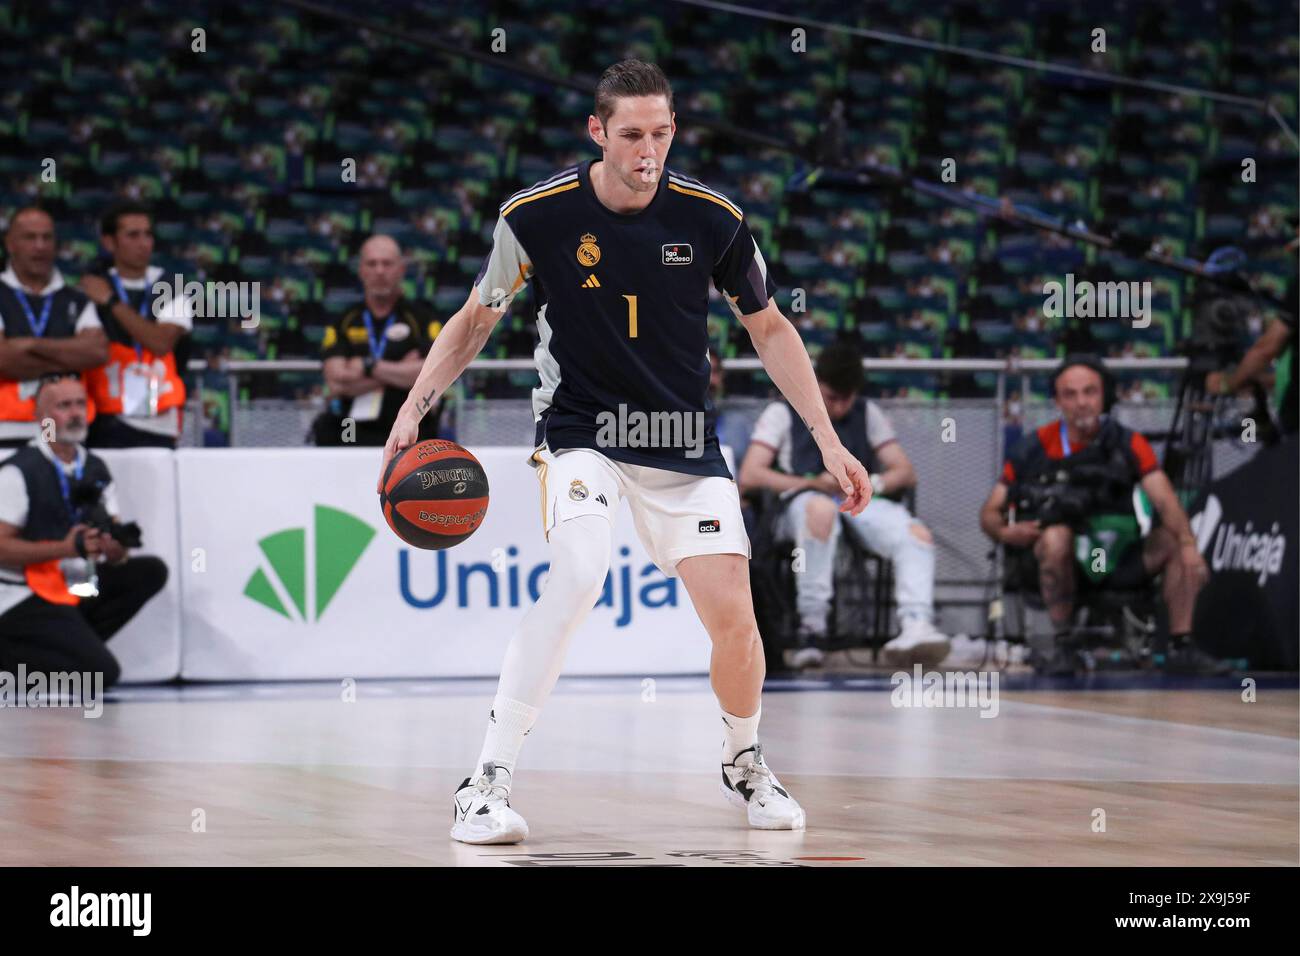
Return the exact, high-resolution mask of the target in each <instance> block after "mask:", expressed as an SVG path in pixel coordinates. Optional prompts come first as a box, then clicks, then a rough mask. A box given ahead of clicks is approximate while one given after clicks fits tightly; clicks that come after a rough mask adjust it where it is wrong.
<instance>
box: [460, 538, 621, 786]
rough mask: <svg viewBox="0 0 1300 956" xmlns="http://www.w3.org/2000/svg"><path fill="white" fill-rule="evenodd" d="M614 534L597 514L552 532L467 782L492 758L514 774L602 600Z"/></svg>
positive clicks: (507, 651) (499, 765) (505, 663)
mask: <svg viewBox="0 0 1300 956" xmlns="http://www.w3.org/2000/svg"><path fill="white" fill-rule="evenodd" d="M612 534H613V530H612V526H611V524H610V520H609V519H608V518H607V517H603V516H601V515H579V516H578V517H575V518H569V519H568V520H566V521H561V522H560V523H559V524H558V525H556V526H555V527H554V528H552V529H551V535H550V553H551V567H550V571H549V573H548V574H547V576H546V586H545V587H544V588H543V589H542V593H541V596H540V597H539V598H538V599H537V603H536V604H534V605H533V606H532V607H530V608H529V609H528V613H527V614H525V615H524V619H523V620H522V621H521V622H520V624H519V629H518V630H517V631H516V632H515V635H514V637H512V638H511V639H510V646H509V647H507V648H506V655H505V660H504V661H502V663H501V680H500V681H499V682H498V683H497V694H496V697H495V698H494V700H493V702H492V713H493V720H492V721H491V722H489V724H488V731H487V736H486V738H484V740H483V750H482V752H481V753H480V754H479V758H478V766H476V767H475V768H474V772H473V773H472V774H471V775H470V779H473V778H475V777H477V776H478V775H479V773H481V772H482V770H483V764H485V763H488V762H489V761H490V762H492V763H495V764H496V765H497V766H498V767H504V768H506V769H507V770H509V771H510V773H511V775H512V776H513V774H514V772H515V763H516V762H517V761H518V759H519V750H520V748H521V747H522V746H523V742H524V735H525V734H526V733H528V731H529V729H531V728H532V726H533V724H534V723H535V722H536V720H537V715H538V713H539V712H540V711H541V708H542V705H543V704H545V703H546V698H547V697H549V696H550V694H551V690H552V689H553V688H554V687H555V682H556V680H557V679H558V678H559V676H560V669H561V667H563V665H564V655H565V652H566V651H567V650H568V647H569V641H570V639H571V638H572V637H573V633H574V632H575V631H576V630H577V629H578V627H579V626H580V625H581V624H582V622H583V621H584V620H585V619H586V617H587V614H588V613H589V612H590V611H591V609H592V607H593V606H594V605H595V603H596V599H597V598H598V597H600V591H601V588H602V587H603V586H604V584H605V576H606V574H608V572H609V555H610V550H611V536H612Z"/></svg>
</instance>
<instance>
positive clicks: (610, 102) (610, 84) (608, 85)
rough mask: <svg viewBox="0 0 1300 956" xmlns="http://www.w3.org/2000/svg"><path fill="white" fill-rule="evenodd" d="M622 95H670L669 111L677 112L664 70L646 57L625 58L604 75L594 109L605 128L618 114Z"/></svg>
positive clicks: (602, 75)
mask: <svg viewBox="0 0 1300 956" xmlns="http://www.w3.org/2000/svg"><path fill="white" fill-rule="evenodd" d="M621 96H666V97H667V98H668V112H669V113H671V112H672V111H673V88H672V87H671V86H670V85H669V83H668V77H666V76H664V71H663V70H661V69H659V67H657V66H655V65H654V64H653V63H646V62H645V61H644V60H636V59H631V60H622V61H620V62H618V63H615V64H614V65H613V66H611V67H609V69H607V70H606V71H605V72H604V73H602V74H601V75H600V82H598V83H597V84H596V108H595V110H594V111H593V112H594V113H595V114H596V119H598V120H600V125H601V126H602V127H603V126H605V124H606V123H608V122H609V118H610V117H611V116H613V115H614V108H615V107H616V106H617V105H618V104H617V100H618V98H619V97H621Z"/></svg>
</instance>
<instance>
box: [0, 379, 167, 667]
mask: <svg viewBox="0 0 1300 956" xmlns="http://www.w3.org/2000/svg"><path fill="white" fill-rule="evenodd" d="M34 414H35V416H37V417H38V418H39V420H40V421H41V422H43V423H46V424H45V425H44V426H43V427H44V428H46V429H48V432H47V433H45V434H42V435H41V436H40V437H37V438H33V439H32V440H31V442H29V443H28V444H27V445H26V446H24V447H23V448H21V449H19V450H18V451H17V452H15V453H14V454H13V455H11V456H10V457H9V458H8V459H6V460H5V461H3V462H0V670H4V671H8V672H10V673H15V672H16V670H17V668H18V666H19V665H23V666H25V667H26V668H27V669H28V670H29V671H32V672H45V673H48V672H56V671H63V672H69V671H77V672H83V671H91V672H98V673H102V674H103V675H104V684H105V686H107V685H110V684H113V683H115V682H116V681H117V679H118V676H119V668H118V664H117V661H116V660H115V659H114V657H113V655H112V654H111V653H109V651H108V649H107V648H106V647H105V646H104V642H105V641H107V640H108V639H109V638H110V637H112V636H113V635H114V634H116V633H117V632H118V631H119V630H121V628H122V627H123V626H124V625H125V624H126V623H127V622H128V621H129V620H131V618H132V617H134V616H135V614H136V612H138V611H139V610H140V608H141V607H143V606H144V604H145V603H146V602H147V601H148V600H149V599H150V598H152V597H153V596H154V595H155V594H157V593H158V592H159V591H160V590H161V589H162V587H163V585H164V584H165V583H166V581H167V566H166V565H165V564H164V563H163V562H162V561H161V560H160V559H159V558H156V557H151V556H145V557H129V556H128V554H127V549H126V548H125V547H124V546H123V545H122V544H121V543H119V542H118V541H117V540H116V539H115V538H113V536H112V535H110V534H107V533H105V532H104V531H102V530H100V529H98V528H95V527H92V526H91V525H89V524H88V523H87V518H88V517H90V516H89V515H88V513H87V511H88V509H89V508H90V507H91V504H90V503H89V502H88V501H87V499H86V493H87V491H88V490H90V489H91V488H92V486H93V488H94V489H95V492H96V493H97V495H98V497H99V503H100V504H101V505H102V506H103V508H104V510H105V511H106V512H107V513H108V515H109V516H110V519H111V520H112V521H113V522H116V520H117V518H116V516H117V500H116V497H117V496H116V494H115V492H114V488H113V479H112V476H111V475H110V474H109V471H108V466H107V465H105V464H104V461H103V460H102V459H101V458H99V457H98V456H96V455H94V454H92V453H91V452H88V451H87V450H86V449H85V448H84V447H83V446H82V444H81V442H82V441H84V440H85V437H86V390H85V386H83V385H82V383H81V381H80V380H79V379H78V378H77V376H76V375H73V374H69V373H64V374H62V375H60V374H58V373H56V374H53V375H48V376H45V377H43V378H42V379H41V380H40V381H39V382H38V383H37V394H36V410H35V412H34Z"/></svg>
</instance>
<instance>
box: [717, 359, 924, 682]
mask: <svg viewBox="0 0 1300 956" xmlns="http://www.w3.org/2000/svg"><path fill="white" fill-rule="evenodd" d="M815 370H816V373H817V382H818V384H819V385H820V386H821V393H822V399H823V400H824V401H825V402H826V411H827V414H829V415H830V419H831V424H832V425H833V426H834V428H835V433H836V434H837V435H839V437H840V441H842V442H843V443H844V447H845V448H847V449H849V451H851V452H852V453H853V454H854V456H855V457H856V458H857V459H858V460H859V461H860V462H862V464H863V466H864V467H865V468H866V469H867V472H868V473H869V474H870V475H871V485H872V488H873V489H874V492H875V493H874V494H873V495H872V497H871V502H870V503H869V504H868V505H867V507H866V509H865V510H864V511H863V512H862V513H861V514H859V515H858V516H856V517H851V516H848V515H846V516H845V519H846V520H847V521H848V523H849V526H850V527H851V528H852V529H853V532H854V533H856V534H857V535H858V537H859V538H860V539H861V540H862V542H863V544H864V545H865V546H866V547H868V548H870V549H871V550H872V551H874V552H876V553H877V554H880V555H882V556H884V557H886V558H888V559H889V560H891V561H893V562H894V565H895V575H894V597H895V600H896V601H897V603H898V620H899V625H900V628H901V632H900V633H899V635H898V636H897V637H895V638H894V639H893V640H891V641H890V642H889V643H887V644H886V645H885V646H884V656H885V660H886V661H887V662H888V663H890V664H894V665H901V664H909V665H910V664H913V663H923V664H938V663H939V662H940V661H941V660H943V659H944V658H945V657H947V656H948V650H949V647H950V643H949V641H948V638H947V636H945V635H944V634H941V633H939V632H938V631H937V630H935V628H934V624H933V619H934V542H933V539H932V538H931V536H930V532H929V530H928V529H927V528H926V527H925V525H923V524H921V522H919V521H917V520H916V519H915V518H914V517H912V515H911V513H910V512H909V511H908V510H907V508H906V506H904V505H902V504H900V503H899V502H898V501H895V500H892V499H893V498H896V497H898V496H901V495H902V494H903V492H905V491H907V489H908V488H911V487H912V486H914V485H915V484H916V471H915V470H914V469H913V468H912V462H911V461H910V460H909V459H908V457H907V455H906V454H905V453H904V452H903V448H902V446H901V445H899V443H898V439H897V437H896V436H895V434H894V427H893V425H891V424H890V422H889V419H888V418H887V417H885V413H884V412H882V411H881V410H880V408H879V407H878V406H877V405H876V404H875V402H869V401H867V400H866V398H864V397H863V396H861V395H860V394H859V392H861V390H862V386H863V379H864V376H863V373H862V356H861V355H860V354H859V353H858V351H857V349H855V348H854V347H853V346H852V345H851V344H849V343H847V342H837V343H835V344H833V345H829V346H827V347H826V348H825V349H823V350H822V353H821V355H819V356H818V357H817V363H816V366H815ZM774 464H775V466H776V467H775V468H774V467H773V465H774ZM740 488H741V491H742V492H747V491H751V490H753V489H756V488H767V489H770V490H772V491H775V492H777V493H778V494H779V495H780V496H781V507H782V509H783V511H782V514H781V516H780V518H779V519H778V522H777V528H778V529H780V533H783V534H785V535H788V536H789V537H791V538H793V539H794V540H795V542H796V543H797V545H798V547H800V548H802V549H803V552H804V561H805V564H804V570H803V572H802V573H800V574H796V575H795V582H796V584H795V587H796V591H797V599H796V603H797V610H798V612H799V621H800V624H799V635H798V646H797V647H794V648H791V649H789V650H788V651H786V654H785V659H786V664H787V666H789V667H807V666H811V665H816V664H818V663H820V662H821V660H822V652H821V650H820V649H819V648H818V646H817V645H818V643H820V642H822V641H824V640H825V637H826V619H827V616H828V614H829V612H830V604H831V597H832V595H833V594H834V579H833V575H834V569H835V547H836V545H837V544H838V542H839V536H840V511H839V502H840V500H841V499H842V495H841V494H840V488H839V484H838V483H837V482H836V480H835V479H834V478H832V477H831V475H830V474H829V473H828V472H827V471H826V470H825V469H824V468H823V466H822V457H821V452H820V451H819V450H818V448H817V443H816V442H815V441H813V437H812V434H811V433H810V432H809V431H808V428H807V426H805V425H804V424H803V421H802V419H800V418H799V416H798V415H797V414H796V413H795V412H794V410H793V409H792V408H791V407H790V406H789V404H787V403H786V402H784V401H780V402H773V403H772V404H770V405H768V406H767V407H766V408H765V409H763V413H762V414H761V415H759V417H758V421H757V422H755V423H754V431H753V434H752V435H751V436H750V442H749V448H748V450H747V451H746V452H745V458H744V461H742V462H741V466H740Z"/></svg>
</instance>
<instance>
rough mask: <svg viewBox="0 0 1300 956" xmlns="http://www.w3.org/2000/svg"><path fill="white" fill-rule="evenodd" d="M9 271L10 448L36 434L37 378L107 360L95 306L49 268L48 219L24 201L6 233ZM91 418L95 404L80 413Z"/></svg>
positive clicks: (3, 325) (3, 367)
mask: <svg viewBox="0 0 1300 956" xmlns="http://www.w3.org/2000/svg"><path fill="white" fill-rule="evenodd" d="M5 249H6V251H7V252H8V254H9V268H7V269H5V271H4V272H3V273H0V448H17V447H19V446H22V445H25V444H27V442H29V441H31V440H32V438H34V437H35V436H36V435H37V434H38V431H39V424H38V422H37V421H36V418H35V410H36V402H35V398H36V389H37V387H38V385H39V384H40V377H41V376H42V375H48V374H50V373H52V372H81V371H83V370H85V369H91V368H94V367H96V366H99V365H103V364H104V362H105V361H106V360H107V358H108V338H107V337H106V336H105V335H104V330H103V328H102V327H101V324H100V321H99V316H98V315H97V314H96V313H95V307H94V305H92V304H91V303H90V302H88V301H87V300H86V297H85V295H83V294H82V293H81V292H80V291H78V290H77V289H74V288H72V287H71V286H69V285H66V284H65V283H64V281H63V276H62V275H61V274H60V272H59V270H58V269H57V268H55V266H54V249H55V243H54V220H53V219H51V218H50V215H49V213H47V212H45V210H43V209H40V208H37V207H35V206H27V207H25V208H23V209H19V210H18V211H17V212H16V213H14V215H13V218H12V219H10V220H9V228H8V230H6V232H5ZM87 414H88V416H89V418H90V419H92V420H93V418H94V415H95V409H94V406H93V405H91V406H90V408H89V409H88V411H87Z"/></svg>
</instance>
